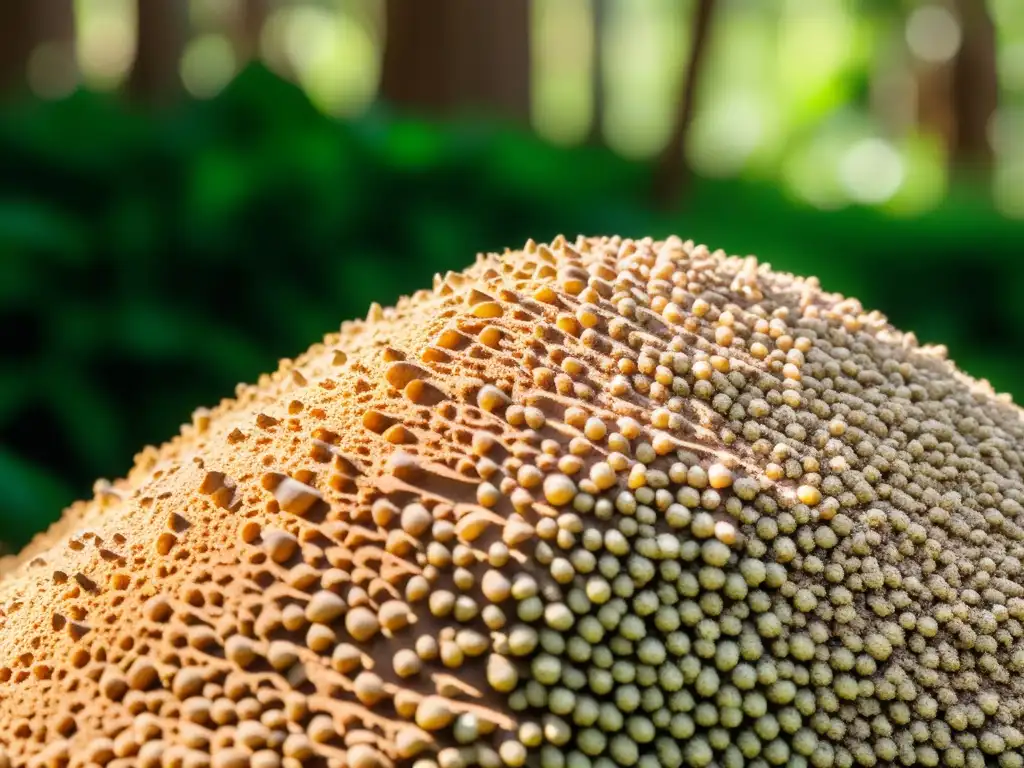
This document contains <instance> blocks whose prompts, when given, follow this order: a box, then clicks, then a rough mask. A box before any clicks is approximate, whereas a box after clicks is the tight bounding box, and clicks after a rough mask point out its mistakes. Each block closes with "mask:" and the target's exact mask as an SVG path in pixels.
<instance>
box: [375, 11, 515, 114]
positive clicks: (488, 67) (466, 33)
mask: <svg viewBox="0 0 1024 768" xmlns="http://www.w3.org/2000/svg"><path fill="white" fill-rule="evenodd" d="M529 67H530V51H529V3H528V0H501V2H499V3H481V2H479V0H388V3H387V17H386V42H385V48H384V63H383V71H382V76H381V95H382V97H383V98H384V99H385V100H386V101H388V102H390V103H392V104H394V105H396V106H399V107H402V108H409V109H411V110H415V111H418V112H426V113H428V114H434V115H446V114H451V113H453V112H457V111H460V110H463V109H466V108H479V109H482V110H485V111H488V112H492V113H497V114H502V115H505V116H509V117H517V118H523V119H525V118H526V117H527V116H528V115H529V107H530V104H529V98H530V93H529V76H530V69H529Z"/></svg>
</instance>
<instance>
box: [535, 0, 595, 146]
mask: <svg viewBox="0 0 1024 768" xmlns="http://www.w3.org/2000/svg"><path fill="white" fill-rule="evenodd" d="M593 13H594V0H533V3H532V5H531V13H530V65H531V66H530V70H531V71H530V75H531V79H530V92H531V99H532V104H531V111H532V121H533V128H534V130H536V131H537V133H539V134H540V135H541V136H543V137H544V138H546V139H547V140H548V141H550V142H553V143H555V144H578V143H580V142H582V141H584V140H585V139H586V138H587V136H588V135H589V133H590V129H591V125H592V123H593V120H594V114H593V113H594V45H595V41H594V34H593Z"/></svg>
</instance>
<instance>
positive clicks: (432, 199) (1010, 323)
mask: <svg viewBox="0 0 1024 768" xmlns="http://www.w3.org/2000/svg"><path fill="white" fill-rule="evenodd" d="M0 155H2V156H3V157H4V159H5V171H4V173H3V175H2V176H0V322H2V324H3V328H4V331H5V333H4V337H5V339H6V343H5V345H4V352H3V365H0V483H3V486H4V487H5V488H6V489H8V491H7V494H6V495H5V500H4V503H3V505H0V540H5V541H7V542H9V543H10V544H11V545H15V546H17V545H20V544H21V543H23V542H24V541H25V540H26V539H27V537H28V536H29V535H31V533H32V532H34V531H36V530H39V529H41V528H43V527H45V526H46V525H47V524H48V523H49V522H51V521H52V520H54V519H55V518H56V516H57V515H58V514H59V511H60V508H61V506H62V505H64V504H66V503H68V502H70V501H71V500H72V499H73V498H74V497H81V496H83V495H87V494H88V493H89V488H90V486H91V483H92V480H93V479H94V478H95V477H97V476H107V477H109V476H118V475H121V474H123V473H124V472H125V471H126V470H127V468H128V465H129V463H130V460H131V456H132V453H133V451H135V450H137V449H139V448H141V447H142V445H144V444H146V443H155V442H160V441H162V440H164V439H166V438H167V437H169V436H170V435H171V434H172V433H173V432H174V430H175V429H176V426H177V425H178V424H180V423H181V422H183V421H186V420H187V419H188V418H189V414H190V412H191V410H192V409H193V408H195V407H197V406H199V405H204V404H211V403H215V402H216V401H217V400H218V399H219V398H221V397H225V396H230V395H231V393H232V391H233V388H234V385H235V384H236V383H237V382H239V381H247V380H254V379H255V378H256V377H257V376H258V374H259V373H261V372H263V371H266V370H269V369H272V368H274V367H275V366H276V361H277V359H278V358H280V357H283V356H286V355H291V354H295V353H297V352H299V351H300V350H302V349H304V348H305V347H306V346H307V345H308V344H309V343H311V342H312V341H315V340H316V339H318V338H319V337H320V336H321V335H322V334H323V333H324V332H325V331H327V330H329V329H331V328H332V327H336V326H337V325H338V323H339V322H340V321H341V320H343V319H346V318H349V317H354V316H358V315H362V314H364V313H365V311H366V308H367V306H368V305H369V303H370V302H371V301H380V302H382V303H385V304H387V303H391V302H393V301H394V300H395V299H397V297H398V296H399V295H401V294H405V293H411V292H412V291H414V290H416V289H417V288H420V287H423V286H425V285H428V284H429V282H430V279H431V276H432V275H433V273H435V272H443V271H445V270H448V269H459V268H461V267H462V266H464V265H465V264H466V263H467V262H468V261H469V260H470V259H471V258H472V255H473V254H474V253H475V252H477V251H480V250H491V249H499V250H500V249H501V248H503V247H504V246H516V245H520V244H522V242H523V241H524V240H525V239H526V238H527V237H531V236H532V237H534V238H536V239H549V238H551V237H552V236H554V235H555V234H557V233H558V232H564V233H565V234H566V235H568V236H570V237H571V236H574V235H576V234H577V233H579V232H587V233H612V232H618V233H622V234H628V235H635V236H638V235H643V234H653V235H665V234H668V233H670V232H678V233H679V234H681V235H684V236H688V237H693V238H695V239H699V240H703V241H705V242H708V243H709V244H711V245H712V246H721V247H724V248H726V249H727V250H730V251H732V252H738V253H757V254H758V255H759V256H761V257H762V258H764V259H766V260H768V261H771V262H772V263H773V264H774V265H775V266H776V267H777V268H783V269H787V270H792V271H797V272H804V273H813V274H817V275H819V276H820V277H821V278H822V282H823V284H824V286H825V287H826V288H827V289H832V290H837V291H842V292H847V293H850V294H853V295H857V296H858V297H860V298H862V299H863V301H864V302H865V305H866V306H868V307H878V308H880V309H882V310H883V311H886V312H887V313H888V314H889V315H890V317H891V318H892V319H893V320H894V321H895V322H897V323H898V324H899V325H901V326H904V327H909V328H912V329H914V330H916V331H917V332H918V333H919V335H920V336H921V337H922V338H923V339H925V340H933V341H943V342H945V343H947V344H948V345H949V347H950V349H951V352H952V355H953V357H954V358H955V359H956V360H957V361H958V362H959V363H961V364H962V365H963V366H964V367H966V368H967V369H968V370H969V371H970V372H972V373H974V374H975V375H979V376H990V377H991V378H992V380H993V382H994V383H995V384H996V386H997V387H998V388H1000V389H1016V391H1017V393H1018V394H1024V389H1022V388H1021V387H1020V385H1019V383H1018V374H1019V366H1018V364H1017V363H1016V361H1017V360H1018V359H1019V357H1020V355H1021V353H1022V352H1024V338H1022V337H1021V336H1020V335H1019V334H1017V333H1016V332H1015V329H1016V328H1018V327H1019V325H1018V323H1020V322H1024V316H1022V313H1024V310H1022V309H1021V306H1024V305H1021V304H1020V302H1016V301H1014V298H1015V297H1016V296H1019V295H1020V289H1021V288H1022V287H1024V261H1021V260H1020V258H1019V256H1020V252H1021V249H1020V246H1021V243H1022V240H1024V231H1022V226H1021V224H1020V223H1012V222H1008V221H1005V220H1003V219H1001V218H999V217H998V216H997V215H996V214H995V213H993V212H992V211H991V210H990V209H989V208H988V207H987V206H985V205H984V204H983V203H981V202H978V201H976V200H973V199H971V198H970V197H969V196H967V197H966V199H962V200H957V199H955V198H954V201H953V202H951V203H950V204H948V205H946V206H945V207H944V208H943V209H942V210H940V211H937V212H935V213H933V214H929V215H927V216H925V217H922V218H918V219H912V220H910V219H908V220H899V219H890V218H886V217H885V216H884V215H883V214H881V213H878V212H874V211H870V210H864V209H849V210H845V211H841V212H834V213H822V212H819V211H815V210H813V209H808V208H806V207H802V206H800V205H798V204H796V203H794V202H792V201H790V200H788V199H786V198H785V197H784V196H782V195H781V194H780V193H779V192H778V191H777V190H776V189H774V188H772V187H757V186H751V185H750V184H749V183H739V182H711V181H705V180H698V181H697V183H696V184H695V186H694V188H693V189H692V190H691V195H690V202H689V205H688V206H687V207H686V209H685V210H684V211H682V212H680V213H677V214H672V215H668V214H660V213H656V212H655V209H654V208H653V207H652V206H650V205H649V204H648V201H647V189H648V188H649V185H650V184H649V182H650V177H651V173H650V168H649V167H647V166H645V165H638V164H633V163H629V162H627V161H625V160H622V159H620V158H617V157H615V156H614V155H612V154H611V153H609V152H606V151H604V150H601V149H599V148H595V147H581V148H576V149H571V150H567V149H557V148H553V147H551V146H548V145H545V144H544V143H542V142H541V141H540V140H538V139H536V138H535V137H533V136H532V135H530V134H528V133H526V132H525V131H521V130H517V129H511V128H508V127H504V126H500V125H481V124H464V123H459V124H452V125H438V124H434V123H426V122H422V121H417V120H411V119H406V118H397V117H395V116H392V115H388V114H386V113H382V112H375V113H372V114H371V115H369V116H367V117H366V118H363V119H362V120H360V121H359V122H354V123H348V124H339V123H336V122H334V121H332V120H329V119H327V118H325V117H323V116H322V115H321V114H319V113H318V112H317V111H316V110H315V109H314V108H313V107H312V106H310V104H309V103H308V102H307V101H306V99H305V98H304V97H303V96H302V95H301V93H300V92H299V91H298V90H297V89H294V88H293V87H291V86H289V85H286V84H284V83H282V82H280V81H279V80H277V79H275V78H274V77H272V76H271V75H269V74H268V73H266V72H265V71H263V70H260V69H254V70H250V71H248V72H247V73H245V74H244V75H243V76H242V77H240V78H239V79H238V80H237V81H236V82H235V83H234V84H233V85H232V86H231V87H230V88H229V89H228V90H227V91H225V92H224V93H223V94H222V95H221V96H220V97H218V98H217V99H216V100H214V101H211V102H203V103H194V104H191V105H188V106H187V107H185V108H182V109H180V110H178V111H176V112H174V113H173V114H169V115H158V116H153V115H142V114H135V113H129V112H127V111H125V110H124V108H123V107H122V106H121V105H119V104H118V103H117V102H115V101H112V100H109V99H106V98H104V97H100V96H96V95H93V94H84V93H83V94H77V95H76V96H74V97H73V98H71V99H68V100H66V101H63V102H60V103H52V104H36V105H33V106H30V107H27V108H25V109H23V110H22V111H19V112H16V113H11V112H9V113H8V114H6V115H5V116H4V118H3V119H2V121H0ZM58 478H60V480H58Z"/></svg>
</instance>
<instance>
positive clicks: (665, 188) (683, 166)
mask: <svg viewBox="0 0 1024 768" xmlns="http://www.w3.org/2000/svg"><path fill="white" fill-rule="evenodd" d="M715 8H716V3H715V0H698V2H697V7H696V9H695V10H694V17H693V40H692V43H691V45H690V60H689V63H688V65H687V68H686V76H685V77H684V78H683V92H682V93H681V94H680V97H679V112H678V113H677V116H676V119H675V121H674V123H673V125H672V131H671V133H670V134H669V139H668V144H666V145H665V150H664V152H662V154H661V157H660V158H659V159H658V163H657V166H656V167H655V169H654V197H655V200H656V201H657V202H658V203H659V204H660V205H662V206H664V207H666V208H671V207H673V206H674V205H676V204H677V203H678V202H679V200H680V199H682V198H683V197H684V196H685V195H686V192H687V191H688V187H689V184H690V182H691V180H692V179H691V177H692V175H693V174H692V171H691V169H690V168H689V166H688V164H687V162H686V138H687V136H688V135H689V132H690V126H691V125H692V124H693V118H694V116H695V115H696V104H697V89H698V88H699V87H700V82H701V75H702V74H703V72H704V62H705V61H706V59H707V50H708V43H709V42H710V36H711V23H712V19H713V17H714V14H715Z"/></svg>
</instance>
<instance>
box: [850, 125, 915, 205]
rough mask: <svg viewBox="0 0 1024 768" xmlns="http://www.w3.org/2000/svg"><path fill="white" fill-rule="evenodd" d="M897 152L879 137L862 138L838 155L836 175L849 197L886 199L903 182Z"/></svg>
mask: <svg viewBox="0 0 1024 768" xmlns="http://www.w3.org/2000/svg"><path fill="white" fill-rule="evenodd" d="M903 177H904V166H903V158H902V156H901V155H900V153H899V152H898V151H897V150H896V149H895V148H894V147H893V146H892V145H891V144H889V143H888V142H886V141H883V140H882V139H862V140H861V141H858V142H856V143H855V144H854V145H853V146H851V147H850V148H849V149H848V150H847V151H846V152H845V153H844V154H843V155H842V158H841V159H840V162H839V179H840V181H841V183H842V185H843V189H845V190H846V193H847V194H848V195H849V196H850V199H851V200H853V201H855V202H858V203H865V204H867V205H877V204H879V203H884V202H885V201H887V200H889V199H890V198H891V197H892V196H893V195H895V194H896V192H897V191H899V188H900V185H901V184H902V183H903Z"/></svg>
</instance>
